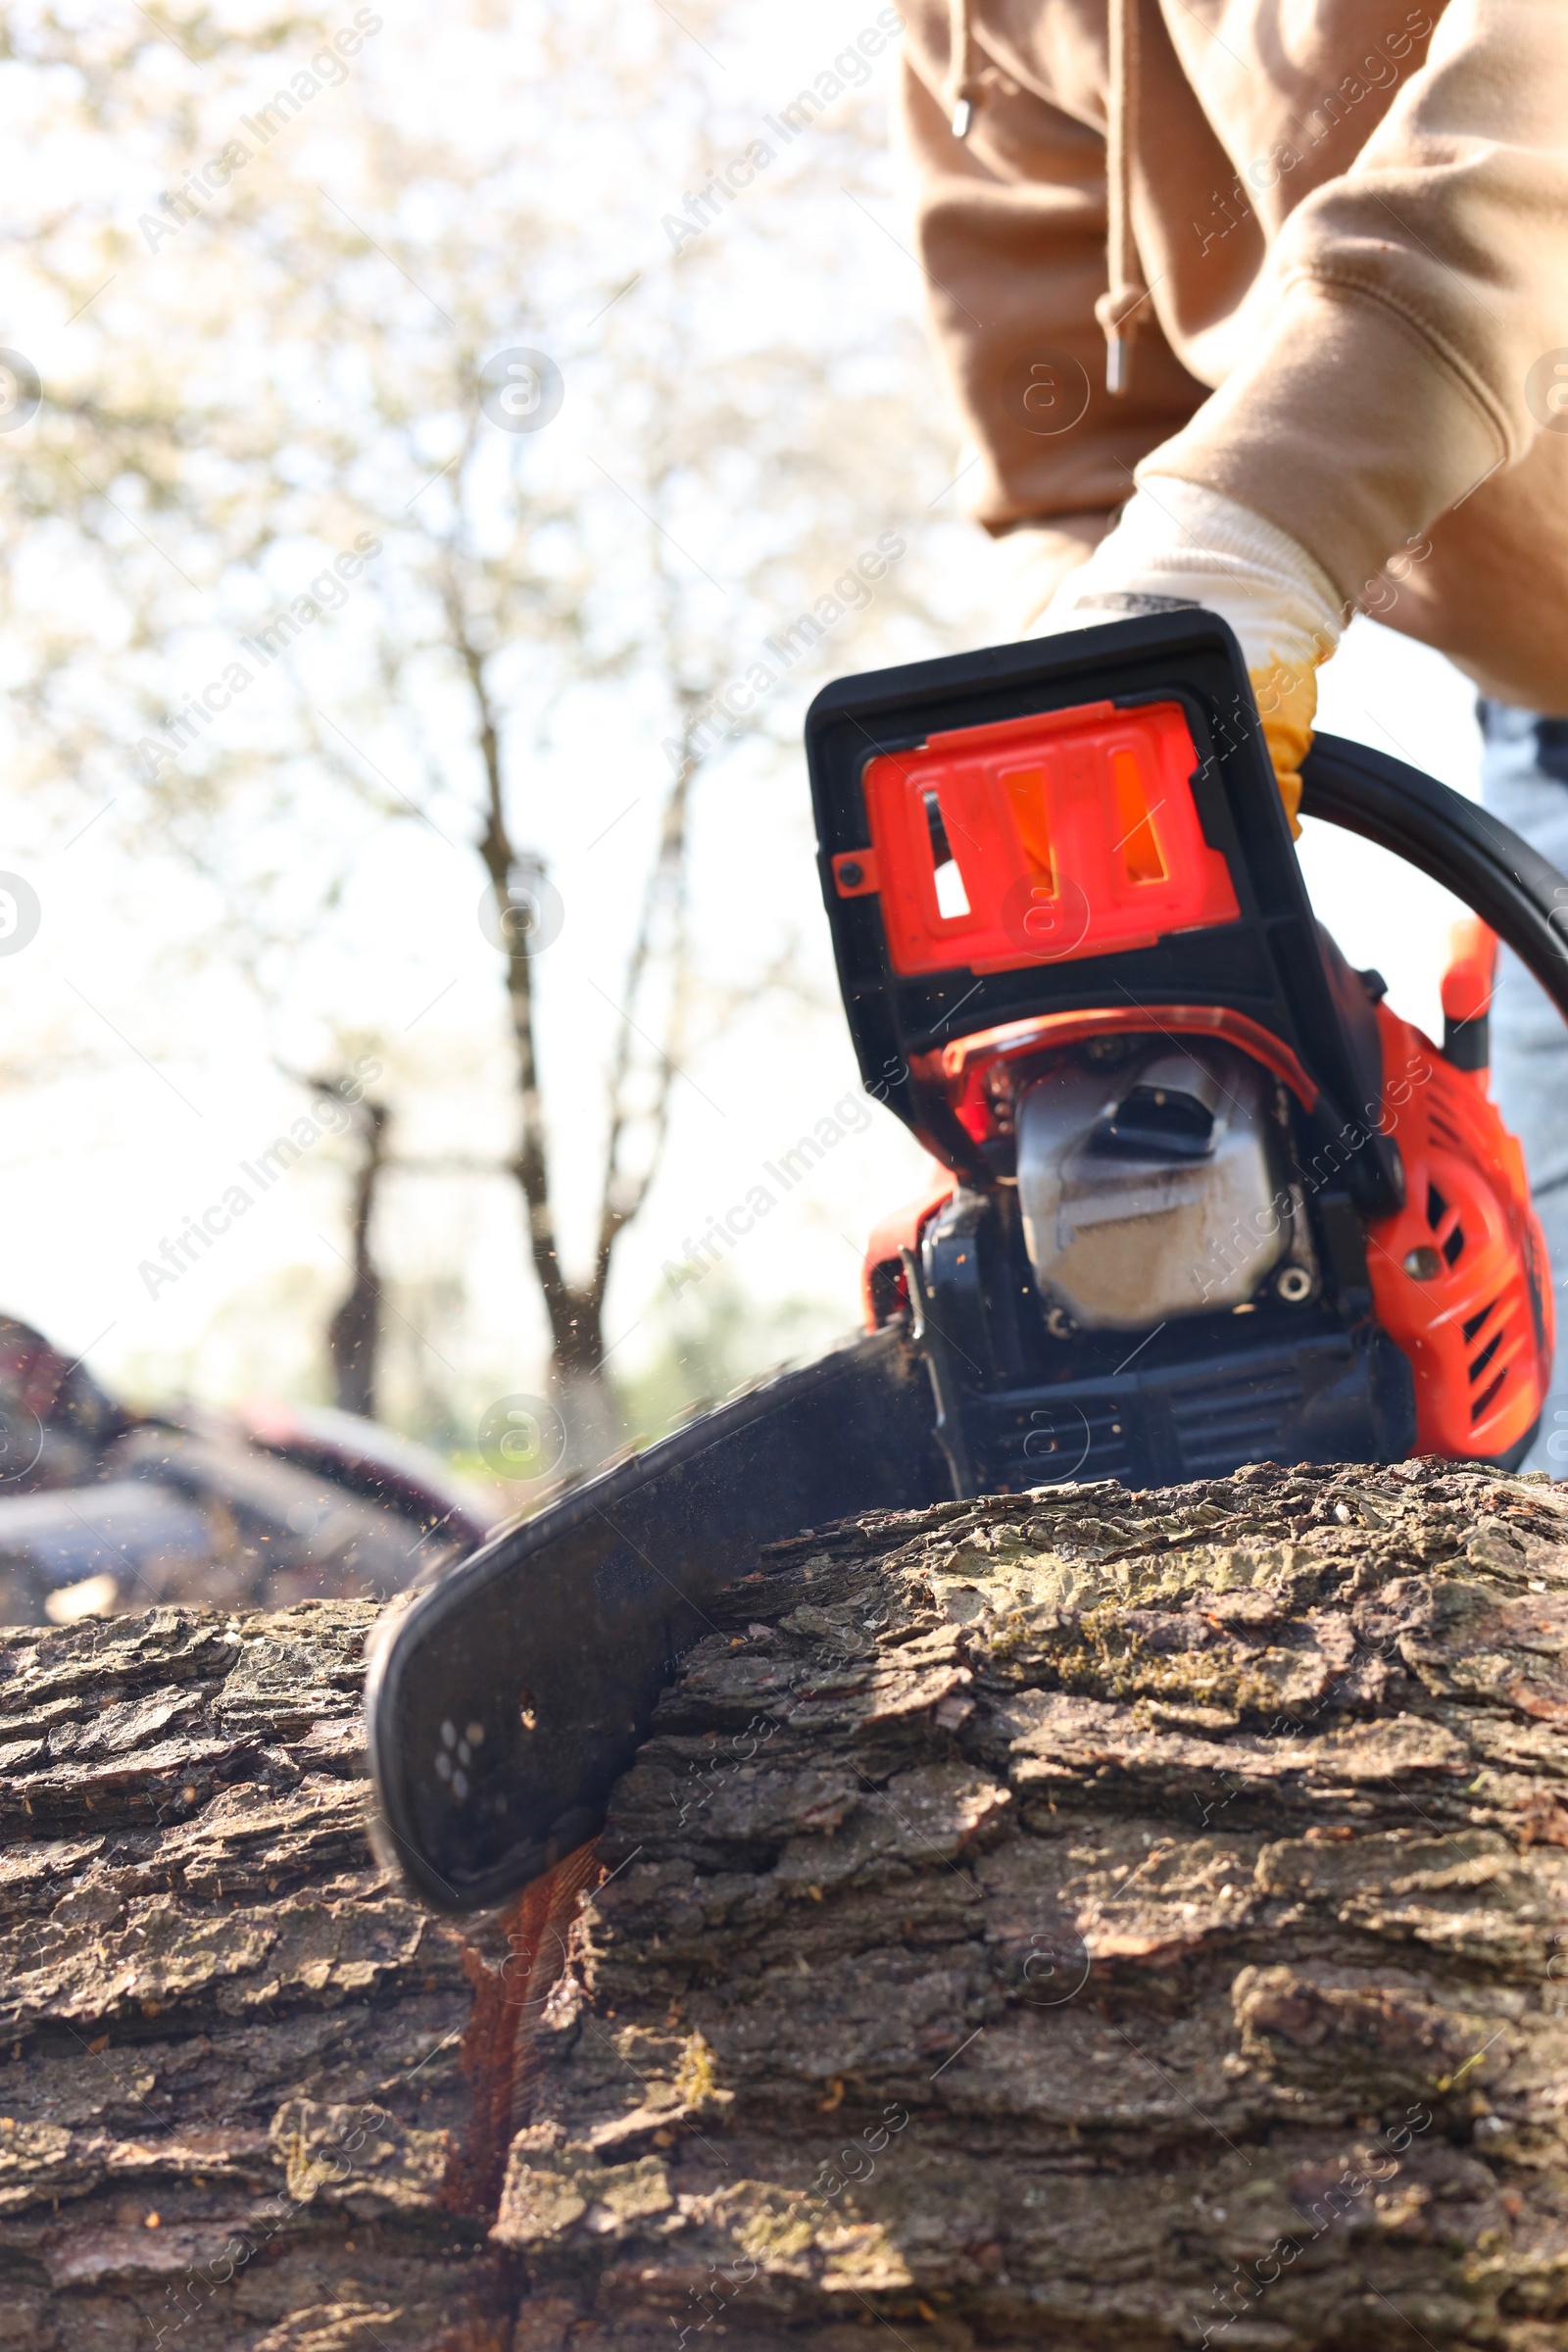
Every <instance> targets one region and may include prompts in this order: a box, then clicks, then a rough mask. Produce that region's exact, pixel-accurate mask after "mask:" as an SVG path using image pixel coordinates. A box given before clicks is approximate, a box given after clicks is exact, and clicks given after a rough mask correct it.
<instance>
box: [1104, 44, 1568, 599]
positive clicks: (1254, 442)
mask: <svg viewBox="0 0 1568 2352" xmlns="http://www.w3.org/2000/svg"><path fill="white" fill-rule="evenodd" d="M1421 13H1423V12H1417V14H1418V15H1419V14H1421ZM1565 125H1568V14H1565V12H1564V10H1563V8H1562V5H1561V0H1450V5H1449V6H1448V7H1447V8H1446V10H1445V12H1444V14H1443V15H1442V17H1441V19H1440V21H1439V23H1438V25H1437V27H1436V30H1435V31H1434V33H1433V37H1432V42H1431V47H1430V49H1429V51H1428V54H1427V58H1426V61H1425V63H1424V65H1422V67H1421V68H1420V70H1419V71H1418V72H1417V73H1413V74H1412V75H1411V76H1410V78H1409V80H1408V81H1407V82H1406V83H1405V84H1404V86H1403V87H1402V89H1401V90H1400V91H1399V93H1398V95H1397V98H1396V100H1395V102H1394V104H1393V105H1392V106H1391V107H1390V109H1389V111H1388V113H1387V115H1386V116H1385V117H1384V119H1383V121H1382V122H1381V123H1379V124H1378V126H1377V127H1376V129H1375V130H1374V131H1373V132H1372V133H1371V135H1370V137H1369V138H1368V139H1367V141H1366V143H1365V145H1364V146H1363V147H1362V148H1361V149H1360V151H1359V153H1358V154H1357V155H1356V156H1355V157H1354V159H1353V161H1351V163H1350V164H1349V165H1348V168H1347V169H1346V170H1345V171H1344V172H1341V173H1340V174H1339V175H1338V176H1337V177H1335V178H1333V179H1331V180H1328V181H1327V182H1325V184H1324V185H1323V186H1321V187H1319V188H1317V189H1316V190H1314V192H1313V193H1312V194H1311V195H1309V196H1308V197H1306V198H1305V200H1304V201H1303V202H1302V203H1301V204H1300V205H1299V206H1298V207H1297V209H1296V210H1295V211H1294V212H1293V213H1292V214H1291V215H1290V218H1289V219H1288V220H1287V221H1285V223H1284V225H1283V227H1282V229H1281V232H1280V235H1279V239H1278V241H1277V243H1276V244H1275V246H1274V249H1273V251H1272V253H1271V254H1270V256H1269V258H1268V260H1267V262H1266V264H1265V265H1264V280H1265V283H1264V286H1263V288H1262V289H1260V290H1261V291H1262V292H1263V294H1264V297H1265V300H1264V302H1263V304H1262V305H1260V309H1259V316H1258V321H1257V323H1258V329H1259V331H1258V332H1257V334H1256V335H1255V337H1254V338H1253V341H1252V345H1251V348H1250V351H1249V352H1248V354H1247V355H1246V356H1245V358H1244V359H1243V360H1242V362H1241V363H1240V364H1239V365H1238V366H1236V367H1234V368H1232V370H1231V372H1230V373H1229V374H1228V375H1227V377H1226V379H1225V381H1224V383H1223V384H1222V385H1221V386H1220V387H1219V389H1218V390H1217V391H1216V392H1215V393H1214V394H1213V395H1212V396H1211V397H1210V398H1209V399H1208V400H1206V401H1205V402H1204V403H1203V404H1202V406H1201V408H1200V409H1199V410H1198V411H1197V413H1196V414H1195V415H1194V416H1193V417H1192V418H1191V420H1190V421H1189V422H1188V423H1186V424H1185V425H1184V426H1183V427H1182V429H1181V430H1179V431H1178V432H1177V433H1176V434H1175V435H1174V436H1173V437H1172V438H1170V439H1169V440H1167V441H1166V442H1165V443H1164V444H1163V445H1162V446H1161V447H1159V448H1157V449H1155V450H1154V451H1153V452H1152V455H1151V456H1150V457H1148V458H1147V459H1146V460H1145V461H1144V464H1143V466H1141V467H1140V469H1139V471H1140V478H1144V477H1145V476H1148V475H1151V474H1175V475H1178V476H1181V477H1183V478H1185V479H1186V480H1188V481H1194V482H1201V483H1203V484H1205V485H1206V486H1207V487H1208V488H1210V489H1213V490H1218V491H1221V492H1223V493H1224V494H1225V495H1226V496H1228V497H1230V498H1234V499H1236V500H1238V501H1240V503H1241V504H1242V505H1244V506H1248V507H1250V508H1252V509H1253V510H1254V511H1255V512H1256V513H1258V514H1260V515H1266V516H1267V517H1268V518H1269V520H1271V521H1272V522H1275V523H1277V524H1278V525H1279V526H1280V528H1281V529H1283V530H1285V531H1288V532H1289V533H1290V534H1291V535H1292V536H1293V537H1294V538H1296V539H1297V540H1299V543H1300V544H1301V545H1302V546H1303V547H1305V548H1306V549H1307V550H1308V551H1309V552H1310V553H1311V554H1312V555H1313V556H1315V557H1316V559H1317V561H1318V562H1319V564H1322V566H1323V567H1324V569H1325V570H1326V571H1327V572H1328V573H1329V574H1330V576H1331V577H1332V578H1333V579H1334V580H1335V581H1336V582H1337V583H1338V585H1339V587H1340V589H1341V591H1342V593H1343V594H1344V595H1345V596H1346V598H1347V599H1351V600H1353V599H1355V598H1358V597H1359V596H1361V595H1363V594H1364V593H1365V591H1366V590H1367V589H1368V588H1369V587H1370V586H1371V585H1372V583H1373V581H1374V579H1375V577H1376V575H1377V574H1378V572H1379V571H1380V570H1381V569H1382V567H1383V565H1384V564H1385V563H1386V562H1387V561H1388V560H1389V559H1390V557H1391V556H1394V555H1396V554H1397V551H1398V550H1400V549H1401V548H1403V547H1404V546H1406V545H1408V544H1410V543H1412V542H1413V541H1414V540H1415V539H1416V538H1418V537H1419V535H1420V534H1421V532H1423V531H1424V530H1425V529H1426V527H1427V526H1428V525H1429V524H1430V523H1432V522H1434V521H1435V520H1436V519H1437V518H1438V517H1439V516H1440V515H1446V514H1447V513H1448V512H1449V511H1450V510H1451V509H1453V508H1455V507H1457V506H1460V505H1461V504H1462V503H1463V502H1464V501H1465V500H1466V499H1467V498H1468V497H1469V496H1470V494H1471V493H1472V492H1473V491H1474V490H1476V489H1477V488H1478V487H1479V485H1480V484H1481V483H1482V482H1484V481H1485V480H1487V479H1488V477H1489V476H1490V475H1491V474H1493V473H1494V472H1495V471H1497V470H1498V469H1499V468H1502V467H1506V466H1511V465H1513V464H1515V463H1516V462H1517V461H1518V460H1519V459H1520V458H1521V457H1523V456H1524V455H1525V454H1526V453H1527V452H1528V451H1529V449H1530V448H1531V446H1532V445H1533V443H1534V441H1535V438H1536V436H1537V434H1538V433H1539V432H1540V431H1542V430H1543V429H1545V430H1557V431H1560V430H1562V429H1563V426H1562V425H1561V424H1559V423H1557V422H1556V421H1555V415H1554V410H1553V407H1552V402H1551V395H1552V392H1553V389H1554V388H1555V389H1556V391H1557V395H1558V398H1559V400H1561V399H1563V398H1564V397H1565V395H1564V393H1563V390H1562V387H1563V386H1565V385H1568V351H1564V350H1562V349H1561V348H1560V347H1561V346H1564V345H1568V308H1565V305H1564V293H1563V289H1564V287H1565V285H1568V144H1565ZM1559 361H1561V362H1562V363H1564V368H1563V373H1562V375H1561V377H1560V378H1559V377H1558V376H1556V375H1555V374H1554V372H1553V371H1554V369H1555V368H1556V366H1557V364H1558V362H1559Z"/></svg>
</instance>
